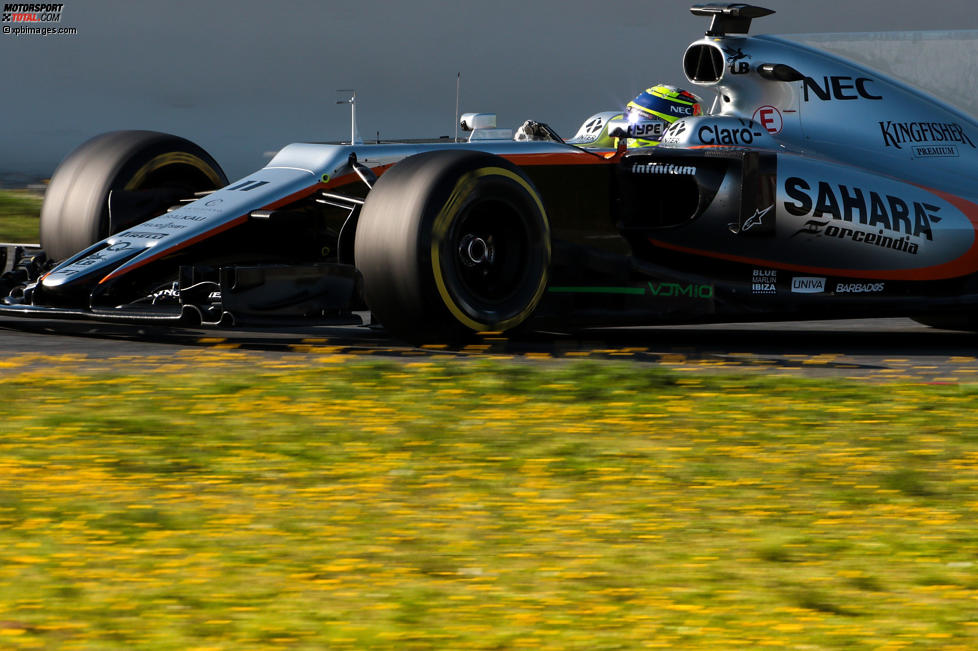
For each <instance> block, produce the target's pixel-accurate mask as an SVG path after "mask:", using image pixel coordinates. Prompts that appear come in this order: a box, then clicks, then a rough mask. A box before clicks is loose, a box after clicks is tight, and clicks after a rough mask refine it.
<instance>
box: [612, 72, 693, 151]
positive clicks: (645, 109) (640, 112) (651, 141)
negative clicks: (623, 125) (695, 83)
mask: <svg viewBox="0 0 978 651" xmlns="http://www.w3.org/2000/svg"><path fill="white" fill-rule="evenodd" d="M700 102H701V100H700V98H699V97H697V96H696V95H694V94H693V93H691V92H689V91H688V90H682V89H681V88H676V87H675V86H668V85H666V84H659V85H657V86H652V87H651V88H646V89H645V90H644V91H643V92H641V93H639V95H638V97H636V98H635V99H633V100H632V101H630V102H629V103H628V106H626V107H625V119H626V120H628V122H629V124H633V125H636V128H635V129H634V131H635V133H636V134H639V135H644V134H648V135H649V138H629V139H628V146H629V147H630V148H631V147H654V146H655V145H658V144H659V140H660V139H661V138H662V134H663V133H665V130H666V129H668V128H669V125H671V124H672V123H673V122H675V121H676V120H678V119H679V118H687V117H692V116H694V115H703V107H702V106H701V105H700ZM639 125H641V126H639ZM643 131H644V133H643Z"/></svg>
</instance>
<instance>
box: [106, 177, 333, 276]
mask: <svg viewBox="0 0 978 651" xmlns="http://www.w3.org/2000/svg"><path fill="white" fill-rule="evenodd" d="M321 185H323V184H321V183H316V184H314V185H312V186H310V187H308V188H304V189H302V190H299V191H298V192H294V193H292V194H290V195H289V196H287V197H283V198H281V199H278V200H277V201H273V202H272V203H270V204H267V205H265V206H262V207H261V208H259V209H258V210H275V209H276V208H281V207H282V206H284V205H287V204H290V203H292V202H293V201H298V200H299V199H303V198H305V197H308V196H309V195H311V194H313V193H314V192H317V191H318V190H319V189H320V186H321ZM250 213H251V211H249V212H247V213H245V214H244V215H241V216H239V217H235V218H234V219H231V220H229V221H226V222H224V223H223V224H218V225H217V226H215V227H214V228H212V229H210V230H208V231H204V232H203V233H200V234H199V235H195V236H194V237H192V238H190V239H189V240H186V241H184V242H180V243H179V244H174V245H173V246H170V247H167V248H165V249H163V250H162V251H160V252H159V253H157V254H156V255H151V256H149V257H147V258H145V259H143V260H140V261H139V262H136V263H133V264H132V265H124V266H122V267H119V268H118V269H116V270H115V271H113V272H112V273H110V274H109V275H107V276H105V277H104V278H102V280H100V281H98V284H99V285H101V284H102V283H104V282H107V281H109V280H112V279H113V278H117V277H119V276H122V275H125V274H127V273H129V272H130V271H132V270H134V269H139V268H140V267H142V266H143V265H145V264H148V263H150V262H154V261H156V260H159V259H160V258H162V257H164V256H167V255H170V254H172V253H175V252H177V251H180V250H183V249H185V248H187V247H188V246H191V245H193V244H196V243H197V242H200V241H201V240H204V239H207V238H208V237H212V236H214V235H217V234H218V233H223V232H224V231H226V230H229V229H231V228H234V227H235V226H240V225H241V224H243V223H245V222H246V221H248V215H249V214H250ZM161 216H162V215H161Z"/></svg>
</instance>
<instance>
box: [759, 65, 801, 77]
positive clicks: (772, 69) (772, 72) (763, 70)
mask: <svg viewBox="0 0 978 651" xmlns="http://www.w3.org/2000/svg"><path fill="white" fill-rule="evenodd" d="M757 74H759V75H760V76H761V78H762V79H767V80H768V81H801V80H802V79H804V78H805V75H803V74H801V73H800V72H798V71H797V70H795V69H794V68H792V67H791V66H786V65H784V64H783V63H762V64H761V65H759V66H757Z"/></svg>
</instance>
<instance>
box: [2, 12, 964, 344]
mask: <svg viewBox="0 0 978 651" xmlns="http://www.w3.org/2000/svg"><path fill="white" fill-rule="evenodd" d="M692 11H693V13H694V14H697V15H702V16H705V17H710V18H711V25H710V28H709V30H708V31H707V33H706V37H705V38H703V39H701V40H699V41H696V42H694V43H693V44H692V45H690V46H689V48H688V49H687V50H686V52H685V55H684V59H683V65H684V69H685V74H686V76H687V78H688V79H689V81H690V82H691V83H693V84H696V85H699V86H703V87H708V88H711V89H713V90H715V91H716V92H717V100H716V102H715V103H714V106H713V110H712V111H710V112H709V114H707V115H694V116H689V117H683V118H682V119H679V120H677V121H675V122H673V123H672V124H671V126H669V127H668V129H667V130H666V131H665V132H664V133H663V134H661V144H659V145H658V146H657V147H641V148H637V147H635V148H630V147H628V146H627V143H628V141H629V139H630V138H634V137H637V135H640V134H637V133H636V132H635V131H634V130H633V128H634V125H632V124H630V123H629V122H627V121H623V120H615V119H610V120H609V119H606V118H609V117H611V118H613V117H614V116H612V115H609V114H599V115H598V116H596V118H597V120H596V121H595V120H592V121H591V122H589V123H586V124H589V125H590V126H589V127H588V129H582V130H583V131H592V132H594V133H595V134H596V135H595V137H594V138H592V139H591V144H592V145H593V144H594V142H600V143H603V144H604V146H597V147H595V146H591V147H583V146H578V145H575V144H569V143H564V142H562V141H560V140H559V138H558V137H556V136H554V135H553V134H552V132H551V131H550V130H549V129H547V128H546V127H545V125H539V124H535V125H534V126H535V129H531V132H532V133H531V137H530V138H529V139H525V140H522V139H521V140H513V139H508V140H498V139H492V138H491V137H490V138H482V139H479V138H474V137H473V138H470V140H469V141H468V142H465V143H454V142H449V141H442V142H433V143H428V144H370V145H364V144H350V145H325V144H292V145H289V146H287V147H285V148H284V149H282V150H281V151H280V152H279V153H278V154H277V155H276V156H275V157H274V158H273V159H272V160H271V162H270V163H269V164H268V165H267V166H265V167H264V168H262V169H260V170H258V171H257V172H255V173H254V174H251V175H249V176H246V177H245V178H242V179H239V180H237V181H234V182H233V183H230V184H229V183H228V182H227V179H226V178H225V176H224V174H223V173H222V172H221V170H220V168H219V166H218V165H217V163H216V162H215V161H214V160H213V159H212V158H211V157H210V156H209V155H207V153H206V152H204V151H203V150H201V149H200V148H199V147H197V146H196V145H193V144H192V143H190V142H188V141H186V140H183V139H180V138H176V137H174V136H168V135H164V134H159V133H153V132H144V131H123V132H113V133H108V134H105V135H102V136H98V137H96V138H94V139H93V140H90V141H88V142H87V143H85V144H84V145H82V146H81V147H80V148H79V149H77V150H76V151H75V152H73V153H72V154H70V155H69V156H68V157H67V158H66V159H65V160H64V161H63V162H62V163H61V165H60V167H59V168H58V169H57V172H56V173H55V175H54V177H53V178H52V180H51V183H50V186H49V188H48V191H47V195H46V197H45V201H44V206H43V209H42V215H41V245H42V247H43V249H44V253H43V254H40V253H38V254H33V255H23V254H21V255H18V256H16V259H14V260H11V261H10V262H11V264H10V265H8V266H12V267H13V270H12V271H10V272H8V273H7V274H5V276H4V277H3V282H4V283H6V287H4V288H3V291H4V292H5V293H6V292H9V296H7V298H6V299H4V300H3V304H2V305H0V314H3V315H19V316H23V317H44V318H51V317H66V318H94V319H103V320H119V321H130V322H140V321H154V322H159V323H167V322H173V323H186V324H194V325H197V324H205V325H214V326H230V325H235V324H247V323H271V322H281V321H304V322H308V321H309V320H313V321H316V322H326V323H328V322H331V321H332V322H336V321H344V320H345V321H346V322H350V319H352V318H353V316H354V315H355V314H360V313H365V311H366V310H367V309H369V311H370V313H371V315H372V318H373V319H374V320H376V321H379V322H380V323H382V324H383V325H384V326H385V328H387V329H388V330H389V331H390V332H391V333H393V334H394V335H395V336H399V337H403V338H405V339H408V340H414V341H418V340H432V339H438V338H443V337H453V336H456V335H464V334H465V333H467V332H478V331H507V330H511V329H513V328H516V327H518V326H519V327H523V328H558V329H563V330H566V329H570V328H574V329H576V328H584V327H592V326H612V325H636V324H661V323H695V322H707V321H736V320H781V319H810V318H834V317H838V318H842V317H845V318H853V317H868V316H913V317H915V318H917V319H918V320H920V321H922V322H925V323H929V324H933V325H943V326H960V327H963V328H970V327H972V326H975V325H976V324H978V320H976V319H975V315H976V314H978V312H976V309H975V308H976V306H978V274H976V272H978V237H976V224H978V221H976V220H978V203H975V202H976V200H978V185H976V184H975V175H976V172H978V151H976V143H975V140H976V139H978V123H976V122H975V120H974V119H973V118H971V117H969V116H967V115H965V114H963V113H961V112H959V111H957V110H956V109H953V108H951V107H949V106H945V105H943V104H941V103H939V102H937V101H935V100H933V99H932V98H930V97H929V96H927V95H925V94H924V93H922V92H919V91H917V90H915V89H914V88H912V87H910V86H908V85H905V84H903V83H901V82H898V81H895V80H893V79H890V78H888V77H886V76H884V75H882V74H879V73H877V72H874V71H872V70H869V69H867V68H864V67H862V66H860V65H856V64H854V63H850V62H847V61H845V60H843V59H840V58H838V57H836V56H833V55H831V54H828V53H826V52H824V51H821V50H818V49H815V48H811V47H805V46H802V45H799V44H797V43H794V42H791V41H788V40H785V39H781V38H777V37H772V36H758V37H749V36H746V33H747V31H748V30H749V27H750V24H751V21H752V19H755V18H759V17H762V16H765V15H767V14H770V13H772V12H771V11H770V10H766V9H762V8H759V7H753V6H750V5H743V4H733V5H723V6H721V5H703V6H695V7H693V9H692ZM602 116H603V117H602ZM477 118H479V116H475V117H474V118H473V117H472V116H469V119H471V120H474V121H478V119H477ZM473 126H478V125H473ZM490 126H494V124H493V125H490ZM488 131H489V132H490V133H488V135H489V136H492V135H493V133H492V130H491V129H489V130H488ZM521 131H522V130H521ZM598 132H601V133H600V134H599V133H598ZM475 133H477V132H474V134H475ZM534 134H536V136H534ZM540 134H542V135H543V137H542V138H541V137H537V136H540ZM483 135H486V134H483ZM524 135H525V133H524ZM598 135H600V136H601V137H600V138H598V137H597V136H598ZM616 140H617V143H616ZM578 144H582V143H581V142H578ZM20 253H22V252H20ZM50 261H54V262H50Z"/></svg>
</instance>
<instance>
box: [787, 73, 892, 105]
mask: <svg viewBox="0 0 978 651" xmlns="http://www.w3.org/2000/svg"><path fill="white" fill-rule="evenodd" d="M875 83H876V82H875V81H874V80H872V79H870V78H869V77H856V78H855V79H853V78H852V77H834V76H833V77H822V81H821V82H818V81H816V80H815V79H813V78H812V77H805V85H804V88H803V90H804V94H805V101H806V102H807V101H809V91H811V92H812V93H813V94H814V95H815V97H817V98H818V99H820V100H822V101H823V102H827V101H829V100H848V99H860V98H862V99H874V100H876V99H883V96H882V95H874V94H873V93H872V91H871V89H870V87H869V84H875Z"/></svg>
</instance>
